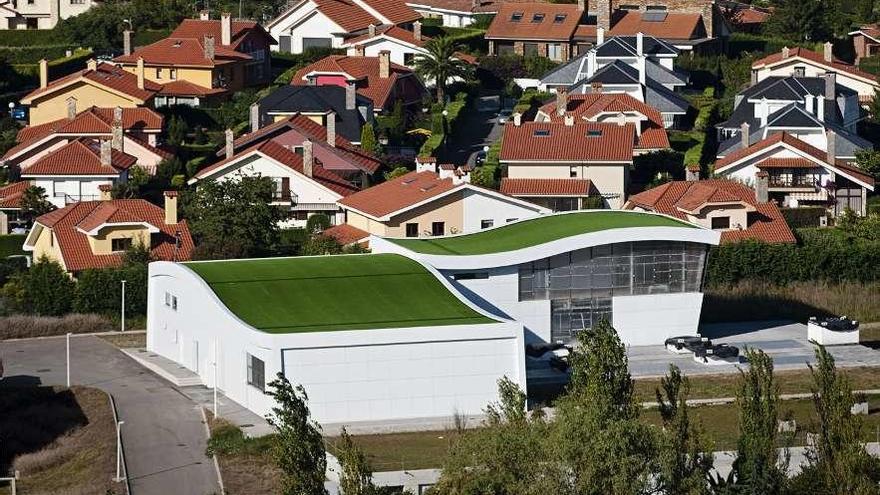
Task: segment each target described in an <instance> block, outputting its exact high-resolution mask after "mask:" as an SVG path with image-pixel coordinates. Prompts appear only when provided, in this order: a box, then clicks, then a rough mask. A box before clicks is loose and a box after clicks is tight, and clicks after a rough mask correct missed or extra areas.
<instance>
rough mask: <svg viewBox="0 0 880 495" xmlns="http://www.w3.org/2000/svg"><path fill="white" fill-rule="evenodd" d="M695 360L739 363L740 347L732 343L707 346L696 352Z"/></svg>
mask: <svg viewBox="0 0 880 495" xmlns="http://www.w3.org/2000/svg"><path fill="white" fill-rule="evenodd" d="M694 361H696V362H698V363H702V364H710V365H712V364H738V363H739V362H740V358H739V348H738V347H736V346H733V345H730V344H717V345H711V346H707V347H706V348H705V349H701V350H698V351H697V352H694Z"/></svg>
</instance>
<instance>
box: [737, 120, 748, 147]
mask: <svg viewBox="0 0 880 495" xmlns="http://www.w3.org/2000/svg"><path fill="white" fill-rule="evenodd" d="M739 145H740V147H741V148H742V149H746V148H748V147H749V123H748V122H743V123H742V125H741V126H739Z"/></svg>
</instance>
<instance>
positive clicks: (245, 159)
mask: <svg viewBox="0 0 880 495" xmlns="http://www.w3.org/2000/svg"><path fill="white" fill-rule="evenodd" d="M244 176H259V177H269V178H271V179H272V180H273V181H274V182H275V185H276V186H275V187H276V191H275V198H274V199H275V201H274V202H273V204H275V205H276V206H278V207H279V208H284V209H285V210H286V211H288V212H289V216H288V219H287V220H286V221H285V222H284V226H285V227H304V226H305V224H306V221H307V220H308V218H309V216H310V215H312V214H315V213H324V214H326V215H327V216H329V217H330V221H331V222H332V223H333V224H338V223H342V222H343V216H342V211H341V210H340V209H339V207H338V206H337V205H336V202H337V201H339V200H340V199H342V198H344V197H345V196H348V195H349V194H353V193H355V192H357V190H358V188H357V187H355V186H354V185H352V184H351V183H350V182H348V181H346V180H345V179H343V178H342V177H340V176H339V175H337V174H335V173H333V172H331V171H329V170H327V169H325V168H324V167H323V166H321V165H320V164H319V163H316V161H315V155H314V148H313V143H312V141H309V140H306V141H304V142H303V143H302V145H300V146H295V147H294V146H291V147H289V148H288V147H285V146H284V145H282V144H281V143H279V142H277V141H275V140H269V141H265V142H262V143H261V144H258V145H256V146H253V147H251V148H248V149H246V150H244V151H242V152H240V153H237V154H234V155H232V157H231V158H226V159H224V160H222V161H220V162H218V163H215V164H214V165H211V166H209V167H207V168H205V169H202V170H201V171H199V173H198V174H196V175H195V177H193V178H192V179H190V180H189V183H190V184H196V183H198V182H201V181H205V180H218V181H224V180H238V179H240V178H241V177H244Z"/></svg>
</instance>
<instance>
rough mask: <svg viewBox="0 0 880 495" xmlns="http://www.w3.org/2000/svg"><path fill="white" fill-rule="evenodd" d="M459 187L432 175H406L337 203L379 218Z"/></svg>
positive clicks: (417, 173)
mask: <svg viewBox="0 0 880 495" xmlns="http://www.w3.org/2000/svg"><path fill="white" fill-rule="evenodd" d="M457 187H459V185H457V184H455V183H454V182H453V180H452V179H451V178H447V179H441V178H440V176H439V175H438V174H436V173H434V172H427V171H424V172H410V173H408V174H406V175H403V176H401V177H397V178H396V179H392V180H389V181H385V182H383V183H381V184H378V185H375V186H373V187H370V188H367V189H364V190H363V191H361V192H359V193H357V194H352V195H351V196H348V197H346V198H343V199H341V200H339V204H340V205H342V206H344V207H347V208H351V209H353V210H357V211H359V212H362V213H366V214H367V215H370V216H372V217H376V218H381V217H384V216H386V215H390V214H392V213H395V212H397V211H400V210H402V209H404V208H408V207H410V206H413V205H415V204H418V203H421V202H422V201H427V200H430V199H432V198H435V197H437V196H440V195H443V194H446V193H447V192H449V191H451V190H453V189H455V188H457Z"/></svg>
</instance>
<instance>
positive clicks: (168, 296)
mask: <svg viewBox="0 0 880 495" xmlns="http://www.w3.org/2000/svg"><path fill="white" fill-rule="evenodd" d="M165 306H168V307H169V308H170V307H171V293H170V292H166V293H165Z"/></svg>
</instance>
